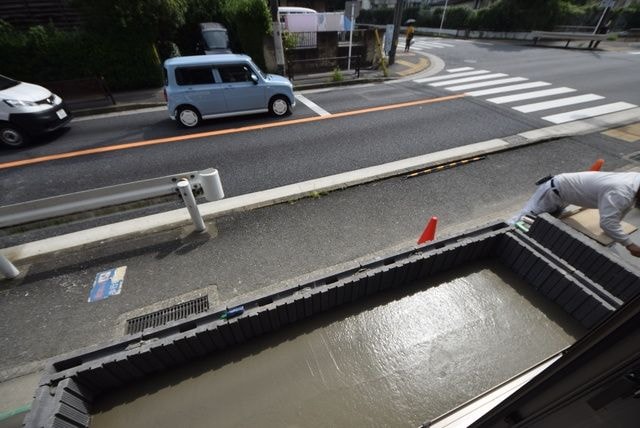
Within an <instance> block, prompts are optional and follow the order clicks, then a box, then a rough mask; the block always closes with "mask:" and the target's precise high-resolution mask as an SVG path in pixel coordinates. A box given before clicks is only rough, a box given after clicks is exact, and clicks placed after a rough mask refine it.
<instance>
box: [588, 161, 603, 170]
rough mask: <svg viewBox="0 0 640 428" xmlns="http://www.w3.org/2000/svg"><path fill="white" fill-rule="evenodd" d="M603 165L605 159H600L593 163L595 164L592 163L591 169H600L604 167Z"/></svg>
mask: <svg viewBox="0 0 640 428" xmlns="http://www.w3.org/2000/svg"><path fill="white" fill-rule="evenodd" d="M602 165H604V159H598V160H596V161H595V162H594V163H593V165H591V168H589V171H600V170H601V169H602Z"/></svg>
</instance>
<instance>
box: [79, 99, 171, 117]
mask: <svg viewBox="0 0 640 428" xmlns="http://www.w3.org/2000/svg"><path fill="white" fill-rule="evenodd" d="M166 105H167V103H165V102H153V103H131V104H118V105H114V106H108V107H96V108H86V109H80V110H71V111H72V112H73V115H74V116H75V117H86V116H94V115H97V114H106V113H118V112H122V111H129V110H140V109H144V108H151V107H163V106H166Z"/></svg>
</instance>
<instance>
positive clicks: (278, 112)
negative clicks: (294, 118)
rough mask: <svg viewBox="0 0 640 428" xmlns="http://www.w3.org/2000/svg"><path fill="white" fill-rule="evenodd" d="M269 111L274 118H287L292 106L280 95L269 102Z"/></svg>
mask: <svg viewBox="0 0 640 428" xmlns="http://www.w3.org/2000/svg"><path fill="white" fill-rule="evenodd" d="M269 111H270V112H271V114H272V115H274V116H286V115H288V114H290V113H291V106H290V105H289V101H288V100H287V99H286V98H285V97H283V96H282V95H278V96H275V97H273V98H271V101H269Z"/></svg>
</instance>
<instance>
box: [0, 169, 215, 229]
mask: <svg viewBox="0 0 640 428" xmlns="http://www.w3.org/2000/svg"><path fill="white" fill-rule="evenodd" d="M194 192H195V193H203V194H204V196H205V198H206V199H207V200H209V201H215V200H218V199H222V198H223V197H224V192H223V190H222V184H221V182H220V176H219V175H218V171H217V170H215V169H213V168H209V169H206V170H203V171H191V172H185V173H181V174H176V175H169V176H166V177H158V178H152V179H149V180H141V181H135V182H132V183H125V184H118V185H115V186H109V187H102V188H99V189H92V190H85V191H82V192H77V193H69V194H66V195H60V196H53V197H50V198H44V199H37V200H35V201H28V202H22V203H19V204H14V205H6V206H3V207H0V228H6V227H12V226H17V225H23V224H26V223H31V222H36V221H42V220H49V219H53V218H57V217H63V216H68V215H72V214H76V213H81V212H86V211H93V210H98V209H101V208H105V207H113V206H117V205H123V204H127V203H131V202H136V201H143V200H147V199H151V198H157V197H160V196H165V195H171V194H180V195H181V196H182V198H183V199H184V198H188V199H189V200H187V199H184V200H185V204H186V205H187V207H189V203H190V202H192V199H191V198H192V197H193V193H194ZM188 194H191V195H192V196H191V197H189V195H188ZM193 200H195V199H193ZM196 210H197V207H196ZM190 213H191V209H190ZM194 223H198V222H197V221H196V219H194Z"/></svg>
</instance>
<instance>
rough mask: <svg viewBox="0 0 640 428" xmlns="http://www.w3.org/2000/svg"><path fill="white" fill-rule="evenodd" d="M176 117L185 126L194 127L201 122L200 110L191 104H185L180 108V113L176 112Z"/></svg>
mask: <svg viewBox="0 0 640 428" xmlns="http://www.w3.org/2000/svg"><path fill="white" fill-rule="evenodd" d="M176 118H177V119H178V123H179V124H180V126H183V127H185V128H194V127H196V126H198V124H200V120H202V118H201V117H200V112H199V111H198V110H197V109H196V108H194V107H191V106H184V107H180V108H178V113H177V114H176Z"/></svg>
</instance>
